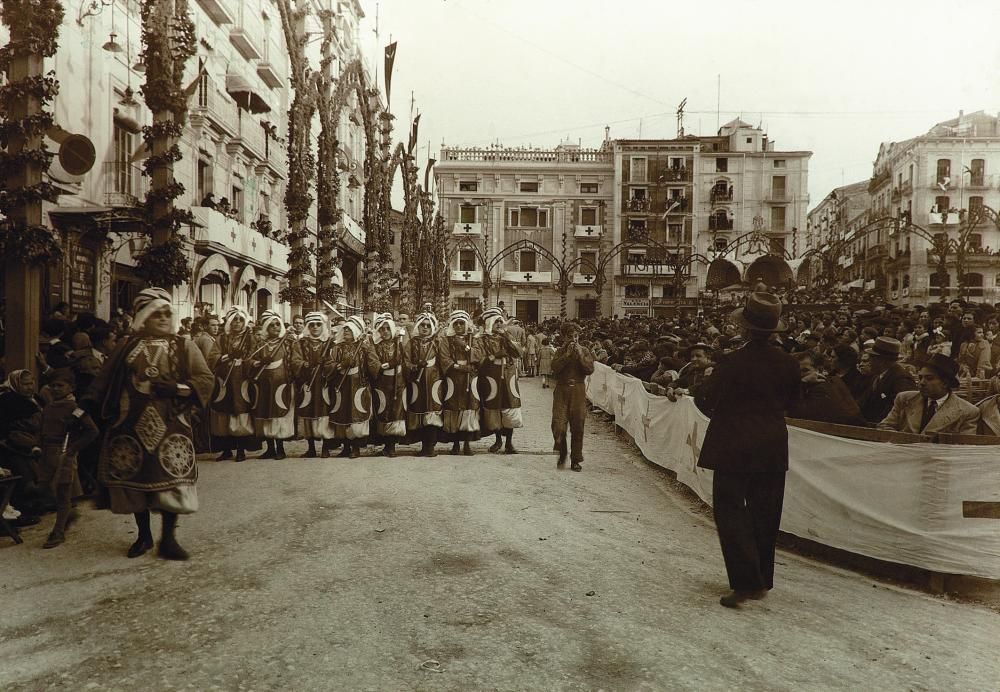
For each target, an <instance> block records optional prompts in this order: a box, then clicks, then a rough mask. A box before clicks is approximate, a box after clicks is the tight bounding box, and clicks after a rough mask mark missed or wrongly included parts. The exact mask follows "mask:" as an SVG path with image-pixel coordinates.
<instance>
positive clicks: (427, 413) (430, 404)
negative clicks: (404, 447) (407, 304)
mask: <svg viewBox="0 0 1000 692" xmlns="http://www.w3.org/2000/svg"><path fill="white" fill-rule="evenodd" d="M440 350H441V342H440V340H438V339H437V338H436V337H433V336H429V337H422V336H415V337H413V338H412V339H410V362H411V365H410V378H409V379H410V384H409V387H408V388H407V394H408V396H407V402H406V409H407V416H406V425H407V428H408V429H409V430H410V431H413V430H417V429H419V428H423V427H426V426H429V425H430V426H434V427H437V428H440V427H441V426H442V425H443V424H444V422H443V420H442V417H441V411H442V409H443V408H444V407H443V399H442V397H443V394H442V392H441V388H442V387H443V386H444V381H443V380H442V379H441V370H440V362H439V361H440V355H441V354H440Z"/></svg>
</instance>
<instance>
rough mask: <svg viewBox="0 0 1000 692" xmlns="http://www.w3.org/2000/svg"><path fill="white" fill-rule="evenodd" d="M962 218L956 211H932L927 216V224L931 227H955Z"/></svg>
mask: <svg viewBox="0 0 1000 692" xmlns="http://www.w3.org/2000/svg"><path fill="white" fill-rule="evenodd" d="M963 216H964V214H959V212H958V210H948V211H942V212H935V211H932V212H929V213H928V214H927V223H928V224H930V225H931V226H957V225H958V224H960V223H961V222H962V217H963Z"/></svg>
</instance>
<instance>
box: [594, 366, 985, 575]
mask: <svg viewBox="0 0 1000 692" xmlns="http://www.w3.org/2000/svg"><path fill="white" fill-rule="evenodd" d="M587 394H588V397H589V398H590V400H591V401H592V402H593V403H594V405H595V406H598V407H600V408H601V409H603V410H604V411H607V412H608V413H610V414H612V415H614V417H615V425H617V426H618V427H620V428H622V429H624V430H625V431H626V432H628V433H629V435H631V436H632V438H633V439H634V440H635V442H636V444H637V445H638V446H639V449H640V450H642V453H643V455H645V457H646V458H647V459H649V460H650V461H652V462H653V463H655V464H657V465H659V466H662V467H664V468H668V469H670V470H671V471H673V472H674V473H676V474H677V479H678V480H679V481H681V482H682V483H684V484H685V485H687V486H688V487H690V488H691V489H692V490H694V492H695V493H697V495H698V496H699V497H700V498H701V499H702V500H704V501H705V502H707V503H711V500H712V472H711V471H707V470H704V469H700V468H698V467H697V463H698V454H699V452H700V450H701V444H702V441H703V440H704V438H705V430H706V428H707V427H708V418H707V417H705V416H704V415H702V413H701V412H700V411H699V410H698V409H697V407H696V406H695V405H694V401H693V400H692V399H691V398H690V397H682V398H680V399H679V400H678V401H677V402H672V401H670V400H669V399H667V398H666V397H662V396H654V395H652V394H650V393H649V392H647V391H646V390H645V388H643V386H642V382H641V381H639V380H637V379H636V378H634V377H629V376H626V375H621V374H619V373H617V372H615V371H614V370H612V369H610V368H609V367H607V366H606V365H603V364H601V363H597V364H596V366H595V370H594V374H593V375H591V376H590V378H589V379H588V382H587ZM788 433H789V435H788V447H789V472H788V478H787V481H786V486H785V503H784V512H783V514H782V517H781V530H782V531H785V532H787V533H790V534H793V535H795V536H801V537H802V538H808V539H810V540H813V541H816V542H817V543H822V544H824V545H829V546H832V547H835V548H840V549H842V550H847V551H850V552H852V553H858V554H860V555H867V556H868V557H873V558H878V559H880V560H888V561H890V562H897V563H901V564H905V565H912V566H914V567H920V568H923V569H927V570H931V571H934V572H942V573H946V574H966V575H970V576H976V577H985V578H988V579H1000V519H991V518H967V517H964V516H963V503H965V502H986V503H990V502H992V503H1000V447H997V446H975V445H966V446H963V445H941V444H931V443H921V444H907V445H901V444H893V443H888V442H865V441H859V440H849V439H844V438H840V437H834V436H831V435H826V434H823V433H818V432H813V431H811V430H803V429H801V428H795V427H789V429H788Z"/></svg>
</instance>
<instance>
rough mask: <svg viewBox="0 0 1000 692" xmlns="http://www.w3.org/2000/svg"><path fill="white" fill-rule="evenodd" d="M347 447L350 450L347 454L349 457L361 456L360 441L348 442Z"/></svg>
mask: <svg viewBox="0 0 1000 692" xmlns="http://www.w3.org/2000/svg"><path fill="white" fill-rule="evenodd" d="M347 448H348V449H350V450H351V453H350V454H349V455H348V456H349V457H350V458H351V459H357V458H358V457H360V456H361V443H360V442H351V443H348V445H347Z"/></svg>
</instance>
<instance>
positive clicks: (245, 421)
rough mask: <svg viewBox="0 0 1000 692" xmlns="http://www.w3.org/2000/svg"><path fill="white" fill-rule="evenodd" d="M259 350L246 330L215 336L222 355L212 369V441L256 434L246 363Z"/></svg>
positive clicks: (210, 412) (252, 336) (210, 415)
mask: <svg viewBox="0 0 1000 692" xmlns="http://www.w3.org/2000/svg"><path fill="white" fill-rule="evenodd" d="M259 347H260V345H259V344H258V342H257V339H256V337H254V335H253V332H251V331H250V330H249V329H244V330H243V331H242V332H239V333H236V334H232V333H228V334H223V335H222V336H220V337H219V350H220V351H221V353H222V356H221V357H220V358H219V362H218V364H217V365H216V366H215V393H214V395H213V396H212V404H211V407H210V409H209V416H208V420H209V426H210V429H211V431H212V435H213V436H214V437H216V438H223V439H229V438H234V437H253V436H254V435H255V434H256V432H255V430H254V424H253V413H252V412H253V393H252V392H251V391H250V387H251V381H250V377H249V375H250V374H252V373H250V372H249V371H250V367H249V363H248V360H249V359H251V358H254V357H257V355H259ZM223 444H225V442H224V443H223Z"/></svg>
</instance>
